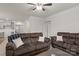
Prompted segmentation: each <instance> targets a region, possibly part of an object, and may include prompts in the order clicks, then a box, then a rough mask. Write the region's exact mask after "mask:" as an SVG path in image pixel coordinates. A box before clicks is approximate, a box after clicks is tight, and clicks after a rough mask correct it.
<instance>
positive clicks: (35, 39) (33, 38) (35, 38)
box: [30, 37, 39, 43]
mask: <svg viewBox="0 0 79 59" xmlns="http://www.w3.org/2000/svg"><path fill="white" fill-rule="evenodd" d="M38 39H39V37H31V38H30V40H31V43H36V42H37V41H38Z"/></svg>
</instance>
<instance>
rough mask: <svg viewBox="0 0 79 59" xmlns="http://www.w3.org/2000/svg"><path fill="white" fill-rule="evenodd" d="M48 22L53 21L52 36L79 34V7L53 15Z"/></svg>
mask: <svg viewBox="0 0 79 59" xmlns="http://www.w3.org/2000/svg"><path fill="white" fill-rule="evenodd" d="M47 20H50V21H51V33H50V35H51V36H52V35H56V33H57V32H75V33H76V32H79V6H78V7H74V8H72V9H69V10H66V11H63V12H60V13H58V14H55V15H52V16H50V17H49V18H48V19H47Z"/></svg>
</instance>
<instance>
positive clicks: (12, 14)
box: [0, 3, 79, 20]
mask: <svg viewBox="0 0 79 59" xmlns="http://www.w3.org/2000/svg"><path fill="white" fill-rule="evenodd" d="M76 6H79V4H78V3H53V5H52V6H48V7H47V6H45V7H44V8H45V11H33V10H32V9H33V8H34V6H30V5H28V4H26V3H9V4H8V3H0V18H9V19H18V20H25V19H28V18H29V17H30V16H37V17H41V18H46V17H48V16H50V15H54V14H56V13H59V12H62V11H64V10H68V9H70V8H72V7H76Z"/></svg>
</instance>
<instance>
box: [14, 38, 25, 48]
mask: <svg viewBox="0 0 79 59" xmlns="http://www.w3.org/2000/svg"><path fill="white" fill-rule="evenodd" d="M13 42H14V44H15V45H16V48H18V47H19V46H21V45H23V44H24V43H23V41H22V40H21V38H17V39H15V40H13Z"/></svg>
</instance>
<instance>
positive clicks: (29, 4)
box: [27, 3, 35, 5]
mask: <svg viewBox="0 0 79 59" xmlns="http://www.w3.org/2000/svg"><path fill="white" fill-rule="evenodd" d="M27 4H29V5H35V4H34V3H27Z"/></svg>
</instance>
